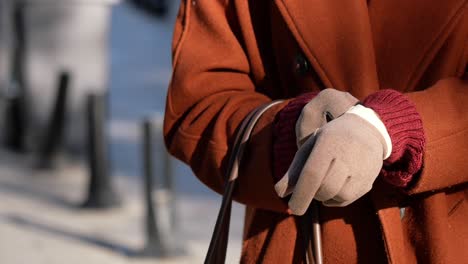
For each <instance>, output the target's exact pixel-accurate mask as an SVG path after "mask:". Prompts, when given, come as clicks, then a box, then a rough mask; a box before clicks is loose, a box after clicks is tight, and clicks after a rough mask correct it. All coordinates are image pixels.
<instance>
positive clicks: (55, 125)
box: [37, 72, 70, 169]
mask: <svg viewBox="0 0 468 264" xmlns="http://www.w3.org/2000/svg"><path fill="white" fill-rule="evenodd" d="M69 83H70V75H69V74H68V73H67V72H62V73H60V75H59V78H58V82H57V84H58V85H57V96H56V98H55V105H54V108H53V109H52V111H51V113H50V119H49V123H48V126H47V128H46V131H45V134H44V136H43V137H42V139H43V141H42V144H41V145H40V148H39V152H38V164H37V167H38V168H40V169H51V168H53V167H54V164H53V163H54V159H55V158H56V155H57V153H58V151H59V149H60V147H61V145H62V144H63V136H64V130H65V122H66V120H65V118H66V112H67V111H66V110H67V96H68V93H69Z"/></svg>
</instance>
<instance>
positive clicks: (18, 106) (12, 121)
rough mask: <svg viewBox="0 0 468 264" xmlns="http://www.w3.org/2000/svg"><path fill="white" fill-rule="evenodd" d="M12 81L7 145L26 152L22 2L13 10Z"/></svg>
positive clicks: (6, 131) (9, 91) (6, 115)
mask: <svg viewBox="0 0 468 264" xmlns="http://www.w3.org/2000/svg"><path fill="white" fill-rule="evenodd" d="M13 35H14V36H13V40H14V45H13V46H14V51H13V56H12V72H11V76H12V82H11V84H10V85H9V87H7V103H6V109H5V124H6V129H5V134H4V138H3V140H4V143H5V146H6V147H7V148H8V149H10V150H12V151H15V152H21V153H24V152H26V146H25V133H26V129H25V124H26V119H27V118H26V106H27V102H26V95H25V93H24V91H25V87H24V83H25V82H24V50H25V47H26V38H25V26H24V9H23V7H22V4H20V3H15V4H14V11H13Z"/></svg>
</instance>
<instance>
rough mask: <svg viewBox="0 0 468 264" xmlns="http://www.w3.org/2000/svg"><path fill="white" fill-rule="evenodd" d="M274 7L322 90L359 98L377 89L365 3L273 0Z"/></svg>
mask: <svg viewBox="0 0 468 264" xmlns="http://www.w3.org/2000/svg"><path fill="white" fill-rule="evenodd" d="M276 4H277V6H278V9H279V10H280V12H281V15H282V16H283V19H284V20H285V22H286V24H287V25H288V27H289V28H290V30H291V32H292V33H293V35H294V37H295V38H296V40H297V41H298V43H299V45H300V46H301V49H302V50H303V51H304V54H305V55H306V56H307V58H308V59H309V61H310V62H311V64H312V65H313V67H314V70H315V71H316V72H317V74H318V75H319V76H320V78H321V80H322V82H323V83H324V84H325V86H327V87H333V88H336V89H339V90H346V91H349V92H351V93H352V94H353V95H355V96H357V97H359V98H363V97H365V96H366V95H368V94H370V93H372V92H373V91H376V90H377V89H378V78H377V70H376V69H377V68H376V63H375V56H374V48H373V43H372V35H371V28H370V23H369V16H368V9H367V4H366V1H341V0H327V1H323V0H276Z"/></svg>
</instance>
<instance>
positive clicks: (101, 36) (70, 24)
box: [0, 0, 118, 153]
mask: <svg viewBox="0 0 468 264" xmlns="http://www.w3.org/2000/svg"><path fill="white" fill-rule="evenodd" d="M117 1H118V0H93V1H89V0H66V1H65V0H6V1H5V0H2V6H1V12H2V16H1V24H0V29H1V30H0V34H1V35H0V39H2V41H1V43H2V45H1V47H2V49H1V54H0V61H1V63H2V66H3V65H6V66H5V67H4V68H2V70H1V75H0V76H1V77H0V80H1V82H2V86H7V85H6V83H8V82H11V81H12V80H11V79H12V76H8V74H10V73H11V67H14V66H15V65H12V63H11V61H12V58H11V56H12V54H13V53H14V52H13V51H14V49H15V48H18V47H19V46H21V49H22V50H21V51H20V52H21V54H22V56H21V61H20V62H19V63H20V66H19V67H20V68H21V71H22V80H21V81H20V90H21V93H22V96H24V97H25V99H26V100H25V101H26V104H27V105H26V106H24V107H25V108H26V109H27V119H26V128H25V133H26V136H25V141H26V145H27V148H28V149H29V150H32V151H33V152H36V151H37V149H38V148H39V147H40V146H41V144H42V141H43V140H44V137H45V136H46V135H45V134H46V133H47V132H46V127H47V123H48V121H49V119H50V114H51V111H52V109H53V106H54V100H55V98H56V94H57V80H58V78H59V74H60V73H61V72H63V71H66V72H67V73H68V74H69V76H70V80H71V82H70V86H69V93H68V100H67V105H66V107H67V121H66V135H65V145H66V148H67V150H68V152H69V153H81V152H82V151H83V148H84V140H85V127H84V126H85V119H84V117H85V114H84V106H85V102H84V99H85V97H86V95H87V94H88V93H97V94H103V93H105V92H106V91H107V86H108V72H109V60H108V50H109V45H108V35H109V30H110V18H111V5H112V4H114V3H116V2H117ZM15 12H16V13H18V12H19V13H20V14H21V15H20V18H21V21H20V22H21V24H22V27H20V28H19V30H21V31H23V32H14V31H15V23H18V21H14V20H15V17H16V19H17V18H18V15H17V14H16V15H15ZM16 30H18V27H16ZM18 33H20V34H22V35H23V36H24V39H23V41H24V43H17V44H16V45H12V44H11V41H12V40H13V39H14V38H13V37H12V35H14V34H18ZM9 42H10V43H9ZM7 56H10V58H7ZM7 64H9V65H7ZM15 81H18V80H15Z"/></svg>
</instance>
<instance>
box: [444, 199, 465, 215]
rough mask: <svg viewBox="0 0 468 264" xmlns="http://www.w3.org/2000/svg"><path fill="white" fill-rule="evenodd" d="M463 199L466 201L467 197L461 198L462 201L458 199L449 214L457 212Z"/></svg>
mask: <svg viewBox="0 0 468 264" xmlns="http://www.w3.org/2000/svg"><path fill="white" fill-rule="evenodd" d="M463 201H465V198H461V199H460V201H458V202H457V203H456V204H455V205H454V206H453V207H452V209H450V211H449V212H448V216H451V215H453V213H455V212H456V211H457V209H458V208H459V207H460V206H461V205H462V203H463Z"/></svg>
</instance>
